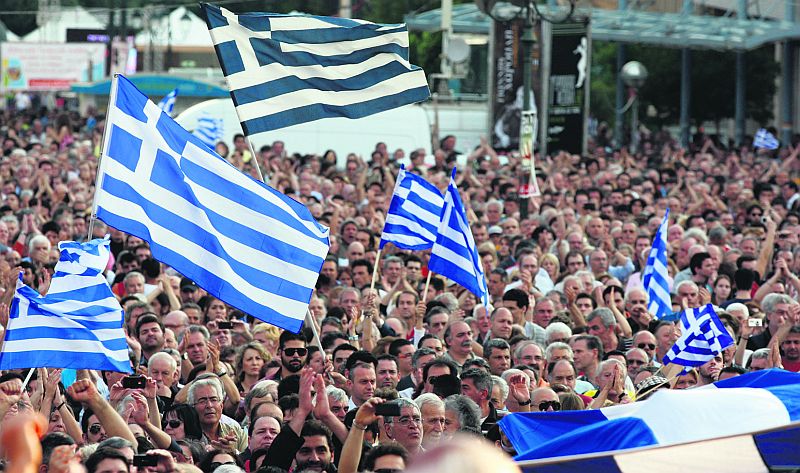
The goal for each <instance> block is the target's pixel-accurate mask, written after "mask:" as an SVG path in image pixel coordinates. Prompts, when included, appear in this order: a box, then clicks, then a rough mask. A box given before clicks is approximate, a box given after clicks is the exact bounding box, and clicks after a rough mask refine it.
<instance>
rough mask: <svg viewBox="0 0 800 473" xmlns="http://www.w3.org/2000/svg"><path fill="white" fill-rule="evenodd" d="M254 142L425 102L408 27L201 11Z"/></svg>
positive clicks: (423, 81)
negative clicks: (295, 128)
mask: <svg viewBox="0 0 800 473" xmlns="http://www.w3.org/2000/svg"><path fill="white" fill-rule="evenodd" d="M201 6H202V8H203V13H204V15H205V18H206V23H207V24H208V30H209V32H210V33H211V39H212V42H213V43H214V47H215V49H216V51H217V57H218V58H219V63H220V65H221V66H222V72H223V74H224V75H225V79H226V80H227V82H228V88H229V89H230V92H231V97H232V98H233V103H234V105H235V106H236V112H237V113H238V115H239V120H240V121H241V122H242V129H243V130H244V132H245V134H246V135H248V136H251V135H254V134H256V133H261V132H265V131H270V130H276V129H278V128H283V127H287V126H291V125H296V124H298V123H306V122H311V121H315V120H320V119H323V118H330V117H346V118H361V117H365V116H368V115H372V114H374V113H378V112H381V111H384V110H389V109H392V108H397V107H400V106H402V105H407V104H411V103H415V102H420V101H423V100H426V99H427V98H428V97H429V96H430V91H429V90H428V83H427V81H426V79H425V72H424V71H423V70H422V69H420V68H418V67H416V66H413V65H411V64H410V63H409V62H408V31H407V29H406V26H405V25H403V24H397V25H381V24H374V23H369V22H367V21H362V20H354V19H349V18H332V17H324V16H309V15H296V14H290V15H284V14H278V13H244V14H241V15H236V14H234V13H232V12H230V11H228V10H226V9H224V8H221V7H218V6H216V5H210V4H207V3H203V4H201Z"/></svg>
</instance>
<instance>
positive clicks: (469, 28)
mask: <svg viewBox="0 0 800 473" xmlns="http://www.w3.org/2000/svg"><path fill="white" fill-rule="evenodd" d="M539 9H540V10H541V11H542V12H544V13H545V14H548V15H556V16H557V15H558V14H559V12H560V10H559V9H558V7H548V6H545V5H540V6H539ZM580 14H583V15H590V16H591V18H592V38H593V39H594V40H599V41H612V42H616V43H635V44H649V45H654V46H661V47H670V48H690V49H713V50H719V51H749V50H752V49H756V48H758V47H761V46H763V45H765V44H770V43H774V42H776V41H784V40H791V39H796V38H800V24H797V23H793V22H787V21H769V20H762V19H738V18H735V17H727V16H709V15H704V16H700V15H687V14H682V13H653V12H646V11H641V10H633V9H625V10H606V9H600V8H592V9H582V10H578V11H576V15H580ZM490 21H491V20H490V18H489V17H488V16H486V15H484V14H483V13H481V12H480V10H478V7H477V6H476V5H475V4H472V3H463V4H459V5H454V6H453V31H454V33H456V34H458V33H471V34H485V35H488V34H489V23H490ZM405 22H406V24H407V25H408V28H409V29H410V30H412V31H414V30H415V31H440V30H441V28H442V27H441V11H440V10H438V9H437V10H430V11H426V12H423V13H419V14H415V15H407V16H406V17H405Z"/></svg>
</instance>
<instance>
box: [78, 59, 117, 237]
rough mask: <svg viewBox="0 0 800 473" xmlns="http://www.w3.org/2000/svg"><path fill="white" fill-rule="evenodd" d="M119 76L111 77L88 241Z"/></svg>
mask: <svg viewBox="0 0 800 473" xmlns="http://www.w3.org/2000/svg"><path fill="white" fill-rule="evenodd" d="M117 76H119V74H114V77H113V78H112V79H111V91H110V92H109V94H108V109H107V110H106V124H105V126H104V128H103V141H102V143H101V144H100V156H98V157H97V175H96V176H95V177H94V196H93V197H92V214H91V215H90V216H89V234H88V235H87V236H86V240H87V241H89V240H91V239H92V233H93V232H94V221H95V220H97V193H98V192H100V186H102V185H103V155H104V154H106V152H107V151H108V150H107V149H106V147H107V146H108V130H109V123H111V120H110V119H109V118H110V115H111V107H113V106H114V104H115V103H116V102H117V100H116V99H117V78H118V77H117Z"/></svg>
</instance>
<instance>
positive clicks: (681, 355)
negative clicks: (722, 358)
mask: <svg viewBox="0 0 800 473" xmlns="http://www.w3.org/2000/svg"><path fill="white" fill-rule="evenodd" d="M681 326H682V327H681V328H682V332H681V336H680V338H679V339H678V341H676V342H675V345H673V346H672V348H670V350H669V351H668V352H667V354H666V355H664V360H663V361H664V364H665V365H666V364H669V363H675V364H677V365H681V366H700V365H702V364H704V363H705V362H707V361H709V360H711V359H712V358H714V356H715V355H717V354H718V353H721V352H722V350H724V349H726V348H727V347H729V346H730V345H732V344H733V338H731V336H730V334H729V333H728V329H726V328H725V326H724V325H722V322H721V321H720V320H719V317H717V313H716V312H714V306H712V305H711V304H708V305H706V306H705V307H695V308H693V309H688V310H685V311H683V312H681Z"/></svg>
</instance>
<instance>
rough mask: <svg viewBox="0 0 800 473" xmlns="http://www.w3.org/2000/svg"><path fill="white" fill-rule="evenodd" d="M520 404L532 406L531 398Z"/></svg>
mask: <svg viewBox="0 0 800 473" xmlns="http://www.w3.org/2000/svg"><path fill="white" fill-rule="evenodd" d="M519 405H520V406H530V405H531V400H530V399H528V400H527V401H523V402H520V403H519Z"/></svg>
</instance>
